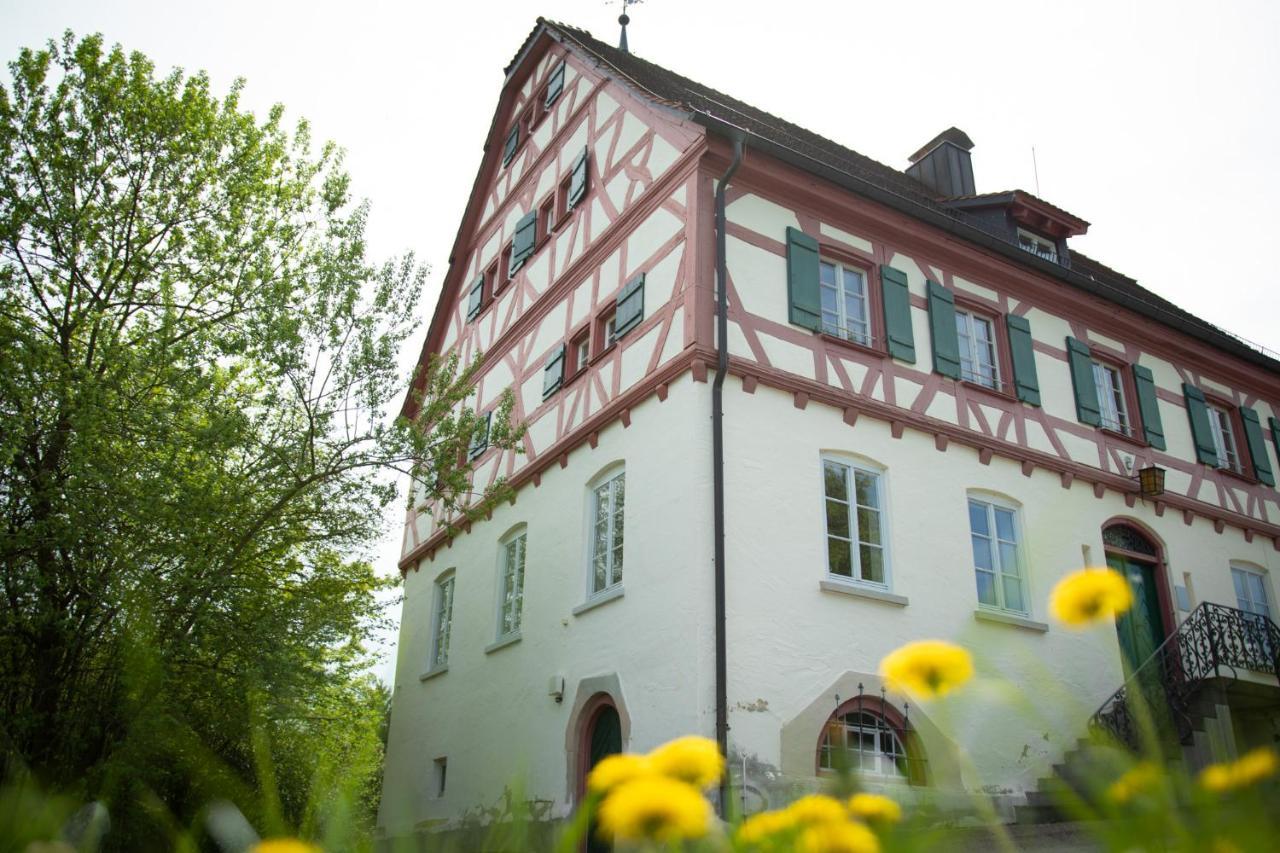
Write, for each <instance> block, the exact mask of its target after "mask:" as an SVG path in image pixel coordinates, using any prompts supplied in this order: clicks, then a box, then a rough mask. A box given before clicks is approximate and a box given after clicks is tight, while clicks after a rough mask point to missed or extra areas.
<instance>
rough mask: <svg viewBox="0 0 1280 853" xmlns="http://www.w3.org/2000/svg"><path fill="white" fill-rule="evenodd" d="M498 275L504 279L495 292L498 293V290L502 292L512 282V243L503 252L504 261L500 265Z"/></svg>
mask: <svg viewBox="0 0 1280 853" xmlns="http://www.w3.org/2000/svg"><path fill="white" fill-rule="evenodd" d="M498 274H499V275H501V276H502V279H501V281H500V283H499V285H498V287H497V288H496V289H495V291H494V292H497V290H501V289H502V288H503V287H506V286H507V282H509V281H511V244H510V243H508V244H507V246H506V248H504V249H503V250H502V261H501V262H500V263H499V264H498Z"/></svg>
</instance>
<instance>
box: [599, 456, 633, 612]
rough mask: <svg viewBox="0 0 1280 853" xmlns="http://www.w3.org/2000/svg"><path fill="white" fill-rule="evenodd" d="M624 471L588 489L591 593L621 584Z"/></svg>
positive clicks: (624, 496)
mask: <svg viewBox="0 0 1280 853" xmlns="http://www.w3.org/2000/svg"><path fill="white" fill-rule="evenodd" d="M625 503H626V471H619V472H618V473H616V474H614V475H612V476H610V477H609V479H607V480H605V481H604V482H602V483H601V484H600V485H598V486H596V487H595V488H594V489H592V490H591V558H590V564H591V593H592V594H593V595H594V594H596V593H599V592H604V591H605V590H606V589H609V588H610V587H614V586H617V585H618V584H620V583H622V516H623V506H624V504H625Z"/></svg>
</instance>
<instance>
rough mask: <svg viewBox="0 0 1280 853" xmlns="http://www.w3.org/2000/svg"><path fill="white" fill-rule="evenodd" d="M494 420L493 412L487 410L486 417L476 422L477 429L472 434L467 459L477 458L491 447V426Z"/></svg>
mask: <svg viewBox="0 0 1280 853" xmlns="http://www.w3.org/2000/svg"><path fill="white" fill-rule="evenodd" d="M492 420H493V412H485V413H484V418H483V419H482V420H480V422H479V423H477V424H476V431H475V432H474V433H472V435H471V446H470V447H469V448H468V449H467V459H475V458H476V457H477V456H479V455H480V454H481V453H484V452H485V451H486V450H488V449H489V426H490V422H491V421H492Z"/></svg>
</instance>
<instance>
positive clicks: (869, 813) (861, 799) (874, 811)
mask: <svg viewBox="0 0 1280 853" xmlns="http://www.w3.org/2000/svg"><path fill="white" fill-rule="evenodd" d="M849 813H850V814H851V815H853V816H854V817H856V818H858V819H859V820H864V821H866V822H867V823H880V824H888V823H897V822H898V821H900V820H902V806H900V805H898V804H897V803H896V802H895V801H893V800H891V799H889V798H888V797H885V796H882V795H880V794H854V795H853V796H852V797H850V798H849Z"/></svg>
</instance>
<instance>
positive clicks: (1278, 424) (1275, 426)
mask: <svg viewBox="0 0 1280 853" xmlns="http://www.w3.org/2000/svg"><path fill="white" fill-rule="evenodd" d="M1267 420H1268V421H1270V423H1271V443H1272V444H1274V445H1275V446H1276V456H1277V457H1280V421H1278V420H1276V419H1275V418H1267Z"/></svg>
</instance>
